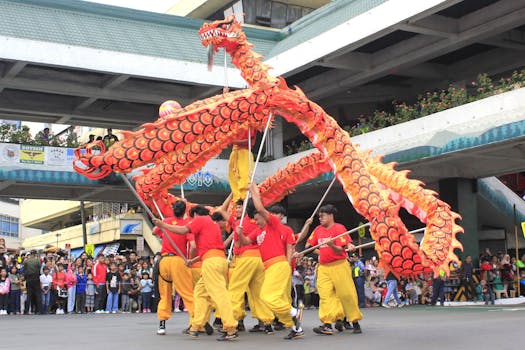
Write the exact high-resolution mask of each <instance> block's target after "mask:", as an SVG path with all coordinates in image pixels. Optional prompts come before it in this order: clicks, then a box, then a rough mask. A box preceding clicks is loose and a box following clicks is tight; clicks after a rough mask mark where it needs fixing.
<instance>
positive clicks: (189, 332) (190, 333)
mask: <svg viewBox="0 0 525 350" xmlns="http://www.w3.org/2000/svg"><path fill="white" fill-rule="evenodd" d="M185 334H186V335H188V336H189V337H190V338H193V339H197V338H198V337H199V332H197V331H192V330H190V329H189V328H188V330H187V331H186V333H185Z"/></svg>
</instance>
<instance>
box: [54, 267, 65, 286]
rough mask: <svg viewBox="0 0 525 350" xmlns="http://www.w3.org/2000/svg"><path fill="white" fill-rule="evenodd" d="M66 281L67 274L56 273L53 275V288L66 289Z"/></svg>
mask: <svg viewBox="0 0 525 350" xmlns="http://www.w3.org/2000/svg"><path fill="white" fill-rule="evenodd" d="M66 281H67V275H66V273H65V272H58V271H57V272H55V274H54V275H53V288H54V289H57V287H60V288H65V287H66Z"/></svg>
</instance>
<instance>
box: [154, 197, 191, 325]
mask: <svg viewBox="0 0 525 350" xmlns="http://www.w3.org/2000/svg"><path fill="white" fill-rule="evenodd" d="M185 212H186V203H185V202H184V201H176V202H175V203H173V213H174V215H175V216H174V217H169V218H165V219H164V220H163V222H165V223H166V224H169V225H179V226H184V225H186V224H187V222H188V220H187V219H185V218H184V214H185ZM153 233H154V234H155V235H157V236H159V237H160V238H161V239H162V248H161V250H160V253H161V255H162V258H161V260H160V262H159V277H160V278H159V295H160V301H159V305H158V307H157V317H158V319H159V322H160V324H159V329H158V330H157V334H159V335H164V334H166V320H168V319H170V318H171V312H172V305H171V304H172V302H171V301H172V296H173V290H176V291H177V293H179V295H180V296H181V298H182V300H183V301H184V306H185V307H186V309H187V310H188V315H189V317H190V320H189V324H190V325H191V324H192V323H193V316H194V307H193V306H194V304H193V278H192V274H191V269H190V268H189V267H188V266H186V264H185V261H184V259H187V258H188V257H187V256H184V257H181V256H179V255H178V253H177V250H176V249H175V248H174V247H173V246H172V245H171V242H170V241H169V240H168V239H166V238H165V237H164V233H163V232H162V230H161V229H160V228H158V227H155V229H154V230H153ZM165 233H166V234H168V235H170V238H171V240H172V241H173V242H174V243H175V244H176V245H177V247H178V248H179V250H180V251H181V252H186V250H187V249H186V247H187V244H188V242H187V235H177V234H175V233H173V232H170V231H168V230H165Z"/></svg>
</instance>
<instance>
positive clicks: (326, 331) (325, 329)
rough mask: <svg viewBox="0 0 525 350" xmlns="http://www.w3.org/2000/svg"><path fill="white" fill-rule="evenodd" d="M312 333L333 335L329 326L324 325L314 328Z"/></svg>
mask: <svg viewBox="0 0 525 350" xmlns="http://www.w3.org/2000/svg"><path fill="white" fill-rule="evenodd" d="M314 333H317V334H322V335H332V334H334V331H333V330H332V325H331V324H329V323H325V324H323V325H320V326H319V327H315V328H314Z"/></svg>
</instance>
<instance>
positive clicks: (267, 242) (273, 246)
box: [247, 214, 295, 262]
mask: <svg viewBox="0 0 525 350" xmlns="http://www.w3.org/2000/svg"><path fill="white" fill-rule="evenodd" d="M285 230H286V229H285V228H284V225H283V224H281V221H279V219H278V218H277V217H276V216H275V215H271V214H270V218H269V220H268V222H267V223H266V225H265V226H264V227H263V228H262V229H261V228H260V227H258V226H257V228H256V229H255V230H253V231H252V232H251V233H250V234H249V235H248V236H247V237H248V238H250V239H251V240H252V242H256V243H257V245H258V246H259V250H260V251H261V258H262V261H263V262H264V261H267V260H270V259H271V258H275V257H277V256H286V249H285V245H284V244H283V240H282V237H283V236H286V237H288V235H287V234H286V233H285ZM288 240H289V241H290V240H293V234H292V235H291V237H289V238H288ZM293 243H295V241H293V242H292V243H290V244H293Z"/></svg>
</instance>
